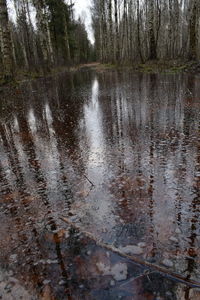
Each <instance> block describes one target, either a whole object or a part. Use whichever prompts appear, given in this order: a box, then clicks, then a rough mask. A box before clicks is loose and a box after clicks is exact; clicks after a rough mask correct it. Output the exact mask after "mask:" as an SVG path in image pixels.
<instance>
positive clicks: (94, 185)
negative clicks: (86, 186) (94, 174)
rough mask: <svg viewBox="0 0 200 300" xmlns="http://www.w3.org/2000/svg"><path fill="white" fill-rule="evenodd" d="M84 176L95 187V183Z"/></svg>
mask: <svg viewBox="0 0 200 300" xmlns="http://www.w3.org/2000/svg"><path fill="white" fill-rule="evenodd" d="M83 176H84V177H85V178H86V179H87V181H88V182H89V183H90V184H91V185H92V186H95V185H94V183H93V182H92V181H91V180H90V179H89V178H88V177H87V176H86V175H85V174H83Z"/></svg>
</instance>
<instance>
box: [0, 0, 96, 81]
mask: <svg viewBox="0 0 200 300" xmlns="http://www.w3.org/2000/svg"><path fill="white" fill-rule="evenodd" d="M9 2H12V4H13V7H14V9H15V14H16V20H14V21H11V18H9V12H8V4H9ZM34 16H35V17H34ZM33 20H36V21H33ZM33 23H36V24H33ZM92 52H93V49H92V45H91V44H90V42H89V40H88V35H87V32H86V29H85V26H84V23H83V22H82V21H81V19H79V20H75V19H74V12H73V4H66V2H65V1H64V0H7V1H6V0H0V73H1V75H3V76H4V78H6V79H9V78H12V77H13V76H14V74H15V73H16V72H18V71H19V70H25V71H27V72H34V71H36V72H40V71H41V70H42V71H45V72H48V71H49V70H50V69H51V68H55V67H60V66H70V65H72V64H79V63H86V62H88V61H89V60H90V59H91V56H92Z"/></svg>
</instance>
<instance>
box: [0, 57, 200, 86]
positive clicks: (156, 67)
mask: <svg viewBox="0 0 200 300" xmlns="http://www.w3.org/2000/svg"><path fill="white" fill-rule="evenodd" d="M83 69H84V70H86V69H91V70H94V71H96V72H104V71H107V70H121V71H122V70H123V71H124V70H133V71H135V72H139V73H154V74H158V73H159V74H177V73H182V72H186V73H192V74H200V62H195V61H185V62H184V61H181V60H171V61H147V62H145V63H143V64H141V63H140V64H139V63H135V64H126V65H116V64H102V63H99V62H92V63H86V64H80V65H77V66H72V67H59V68H54V69H53V70H51V71H50V72H48V73H43V72H24V71H19V72H18V73H17V74H16V78H15V80H14V81H13V82H11V83H10V82H9V85H10V84H11V85H17V84H18V83H21V82H23V81H26V80H30V79H38V78H44V77H51V76H53V75H56V74H59V73H63V72H76V71H79V70H83ZM1 75H2V74H1V73H0V91H1V88H2V87H4V86H7V85H8V83H7V82H5V81H4V80H3V79H2V76H1Z"/></svg>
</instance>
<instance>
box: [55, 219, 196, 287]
mask: <svg viewBox="0 0 200 300" xmlns="http://www.w3.org/2000/svg"><path fill="white" fill-rule="evenodd" d="M60 218H61V220H62V221H64V222H65V223H67V224H68V225H70V226H72V227H74V228H75V229H77V230H79V231H80V232H81V233H82V234H84V235H85V236H87V237H88V238H90V239H91V240H93V241H95V243H96V244H97V245H98V246H99V247H101V248H104V249H106V250H109V251H112V252H113V253H116V254H118V255H120V256H121V257H124V258H126V259H128V260H130V261H132V262H133V263H135V264H139V265H141V266H145V267H147V268H150V269H152V270H156V271H158V272H160V273H162V274H163V275H165V276H168V277H171V278H172V279H175V280H177V281H179V282H182V283H184V284H186V285H188V286H190V287H193V288H200V282H198V281H195V280H192V279H186V278H185V277H184V276H182V275H180V274H178V273H176V272H173V271H170V270H167V269H165V268H164V267H161V266H158V265H155V264H152V263H150V262H147V261H144V260H143V259H141V258H139V257H136V256H132V255H131V256H130V255H128V254H125V253H123V252H121V251H120V250H119V249H118V248H116V247H113V246H111V245H109V244H105V243H103V242H102V241H100V240H97V239H96V237H94V236H93V235H92V234H91V233H90V232H87V231H84V230H82V229H81V227H80V226H78V225H76V224H74V223H73V222H71V221H70V220H68V219H67V218H65V217H60Z"/></svg>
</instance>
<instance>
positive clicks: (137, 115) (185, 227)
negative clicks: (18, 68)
mask: <svg viewBox="0 0 200 300" xmlns="http://www.w3.org/2000/svg"><path fill="white" fill-rule="evenodd" d="M0 98H1V101H0V299H3V300H10V299H17V300H18V299H24V300H29V299H30V300H40V299H41V300H62V299H63V300H64V299H69V300H71V299H72V300H74V299H75V300H76V299H89V300H90V299H97V300H110V299H111V300H112V299H113V300H115V299H125V300H129V299H130V300H131V299H134V300H143V299H144V300H145V299H147V300H154V299H155V300H158V299H159V300H161V299H164V300H165V299H166V300H171V299H172V300H175V299H177V300H189V299H190V300H196V299H200V292H199V289H198V288H197V287H198V283H199V286H200V224H199V217H200V78H199V77H193V76H186V75H150V74H146V75H145V74H133V73H131V72H126V73H125V72H124V73H123V72H115V71H107V72H102V73H95V72H92V71H87V70H82V71H79V72H77V73H74V74H70V75H69V74H61V75H58V76H57V77H54V78H48V79H45V80H44V79H40V80H38V81H34V82H25V83H24V84H23V85H22V86H21V87H20V88H17V89H13V90H12V89H10V90H8V89H7V90H5V91H2V92H1V94H0ZM63 218H65V219H63ZM65 221H66V222H65ZM128 256H129V257H128ZM131 257H132V259H131ZM150 264H152V267H150ZM159 267H160V268H161V269H159ZM159 270H160V271H161V272H159ZM176 274H179V275H180V276H181V278H178V276H176ZM184 279H185V280H184ZM194 281H195V282H196V286H197V287H196V286H195V284H193V285H192V284H189V282H194ZM187 282H188V284H187Z"/></svg>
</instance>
